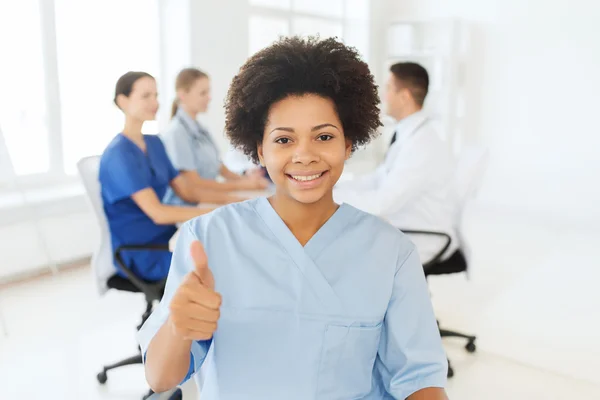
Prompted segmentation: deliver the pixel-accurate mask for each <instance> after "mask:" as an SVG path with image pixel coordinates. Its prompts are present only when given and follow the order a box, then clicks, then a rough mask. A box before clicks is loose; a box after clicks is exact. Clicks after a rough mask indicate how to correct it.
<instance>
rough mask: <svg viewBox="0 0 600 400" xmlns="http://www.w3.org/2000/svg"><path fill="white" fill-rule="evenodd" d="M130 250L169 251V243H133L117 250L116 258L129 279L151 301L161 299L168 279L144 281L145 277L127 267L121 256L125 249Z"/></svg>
mask: <svg viewBox="0 0 600 400" xmlns="http://www.w3.org/2000/svg"><path fill="white" fill-rule="evenodd" d="M128 250H134V251H135V250H149V251H169V245H168V244H131V245H124V246H119V248H118V249H117V250H116V251H115V260H117V263H118V264H119V267H121V269H122V270H123V272H124V273H125V275H126V276H127V279H129V280H130V281H131V283H133V284H134V285H135V287H137V288H138V289H140V291H141V292H143V293H144V294H145V295H146V298H147V299H148V300H150V301H151V300H155V299H156V300H160V298H161V296H162V292H163V290H164V288H165V283H166V279H163V280H162V281H157V282H152V283H150V282H146V281H144V280H143V279H141V278H140V277H138V276H137V275H135V274H134V273H133V271H132V270H131V269H129V267H127V265H126V264H125V261H124V260H123V257H122V256H121V253H122V252H123V251H128Z"/></svg>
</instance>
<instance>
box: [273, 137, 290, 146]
mask: <svg viewBox="0 0 600 400" xmlns="http://www.w3.org/2000/svg"><path fill="white" fill-rule="evenodd" d="M275 142H276V143H279V144H288V143H289V142H290V139H288V138H286V137H282V138H279V139H277V140H276V141H275Z"/></svg>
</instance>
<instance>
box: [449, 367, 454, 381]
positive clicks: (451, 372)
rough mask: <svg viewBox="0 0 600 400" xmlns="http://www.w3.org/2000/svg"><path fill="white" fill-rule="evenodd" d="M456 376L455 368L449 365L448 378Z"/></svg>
mask: <svg viewBox="0 0 600 400" xmlns="http://www.w3.org/2000/svg"><path fill="white" fill-rule="evenodd" d="M453 376H454V368H452V367H451V366H449V365H448V378H452V377H453Z"/></svg>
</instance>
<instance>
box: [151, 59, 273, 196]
mask: <svg viewBox="0 0 600 400" xmlns="http://www.w3.org/2000/svg"><path fill="white" fill-rule="evenodd" d="M175 90H176V92H177V98H176V99H175V101H174V102H173V107H172V112H171V115H172V119H171V122H170V123H169V125H168V126H167V128H166V129H165V130H164V132H163V133H162V134H161V139H162V140H163V142H164V144H165V147H166V149H167V153H168V154H169V158H170V159H171V161H172V163H173V165H174V166H175V168H176V169H177V170H179V171H180V172H181V174H182V175H183V176H184V177H185V178H186V179H187V180H188V181H189V182H190V184H192V185H194V186H195V187H198V188H204V189H209V190H213V191H217V192H220V196H221V199H220V201H219V202H220V203H229V202H231V201H232V200H235V199H232V196H231V195H230V194H229V192H231V191H234V190H261V189H266V188H267V186H268V184H269V182H268V181H267V180H266V179H265V178H264V176H263V174H262V173H260V172H259V171H258V170H257V171H254V170H250V171H248V173H247V174H246V175H239V174H236V173H234V172H232V171H230V170H229V169H228V168H227V167H226V166H225V165H224V164H223V163H222V161H221V156H220V154H219V149H218V148H217V146H216V144H215V142H214V140H213V138H212V137H211V135H210V133H209V132H208V131H207V130H206V128H205V127H203V126H202V125H201V124H200V123H199V122H198V121H197V119H196V118H197V117H198V114H200V113H204V112H206V110H207V108H208V104H209V102H210V80H209V78H208V75H207V74H206V73H204V72H202V71H200V70H198V69H196V68H186V69H183V70H182V71H181V72H179V74H178V75H177V79H176V81H175ZM219 176H221V177H223V178H224V179H225V181H224V182H218V181H217V178H218V177H219ZM164 201H165V202H166V203H169V204H185V203H186V201H185V200H184V199H182V198H181V197H179V196H178V195H177V193H175V192H174V191H173V190H168V191H167V193H166V195H165V198H164Z"/></svg>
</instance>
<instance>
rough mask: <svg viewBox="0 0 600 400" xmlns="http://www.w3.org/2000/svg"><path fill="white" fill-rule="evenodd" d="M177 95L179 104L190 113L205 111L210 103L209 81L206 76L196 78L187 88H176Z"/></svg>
mask: <svg viewBox="0 0 600 400" xmlns="http://www.w3.org/2000/svg"><path fill="white" fill-rule="evenodd" d="M177 96H179V104H180V105H182V106H183V107H185V109H186V111H187V112H189V113H190V114H194V115H195V114H198V113H203V112H206V110H207V109H208V103H210V81H209V80H208V78H200V79H196V81H195V82H194V84H193V85H192V86H191V87H190V88H189V89H188V90H184V89H180V90H178V91H177Z"/></svg>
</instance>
